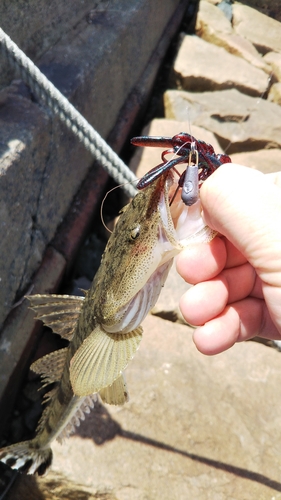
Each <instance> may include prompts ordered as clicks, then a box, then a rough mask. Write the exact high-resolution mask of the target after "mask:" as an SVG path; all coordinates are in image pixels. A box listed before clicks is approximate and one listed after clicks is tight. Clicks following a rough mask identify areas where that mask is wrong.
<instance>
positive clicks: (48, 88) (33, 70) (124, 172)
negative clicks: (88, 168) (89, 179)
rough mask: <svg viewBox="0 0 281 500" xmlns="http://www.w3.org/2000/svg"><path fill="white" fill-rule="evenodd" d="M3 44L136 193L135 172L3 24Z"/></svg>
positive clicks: (28, 80)
mask: <svg viewBox="0 0 281 500" xmlns="http://www.w3.org/2000/svg"><path fill="white" fill-rule="evenodd" d="M0 44H1V46H2V48H3V50H4V53H5V55H6V56H7V58H8V60H9V62H10V64H11V65H12V67H15V68H16V69H18V70H19V71H20V74H21V76H22V79H23V80H24V81H25V82H26V83H27V84H28V85H29V87H30V88H31V90H32V91H33V92H34V94H36V95H37V96H38V97H39V98H40V99H43V100H44V101H45V102H46V104H47V106H48V108H50V109H51V110H52V111H53V112H54V113H56V114H57V115H58V116H59V117H60V119H61V120H62V121H63V122H64V123H65V124H66V126H67V127H68V128H69V129H70V130H72V132H73V133H74V134H75V135H76V136H77V137H78V138H79V139H80V141H81V142H83V144H84V146H85V147H86V148H87V149H88V150H89V151H90V152H91V153H92V155H93V157H94V158H95V160H97V161H98V162H99V163H101V165H102V166H103V167H104V169H105V170H106V171H107V172H108V173H109V175H111V176H112V177H113V178H114V180H115V181H116V182H117V184H123V185H122V186H121V187H122V189H123V190H124V191H125V192H126V194H128V195H129V196H134V195H135V194H136V192H137V190H136V188H135V187H134V185H132V184H130V183H133V182H134V181H136V176H135V174H134V173H133V172H132V171H131V170H130V169H129V168H128V167H127V165H125V163H124V162H123V161H122V160H121V159H120V158H119V156H118V155H117V154H116V153H115V152H114V151H113V150H112V149H111V147H110V146H109V145H108V144H107V143H106V142H105V140H104V139H103V138H102V137H101V136H100V135H99V133H98V132H97V131H96V130H95V129H94V128H93V127H92V126H91V125H90V123H89V122H88V121H87V120H86V119H85V118H84V117H83V116H82V115H81V114H80V113H79V111H77V109H75V107H74V106H73V105H72V104H71V103H70V102H69V101H68V99H67V98H66V97H64V96H63V95H62V94H61V92H59V90H58V89H57V88H56V87H55V86H54V85H53V84H52V83H51V82H50V81H49V80H48V78H46V76H45V75H43V73H41V71H40V70H39V69H38V68H37V67H36V66H35V64H33V62H32V61H31V60H30V59H29V58H28V57H27V56H26V55H25V53H24V52H22V50H20V49H19V47H18V46H17V45H16V44H15V43H14V42H13V41H12V40H11V39H10V37H9V36H8V35H6V33H5V32H4V31H3V30H2V29H1V28H0Z"/></svg>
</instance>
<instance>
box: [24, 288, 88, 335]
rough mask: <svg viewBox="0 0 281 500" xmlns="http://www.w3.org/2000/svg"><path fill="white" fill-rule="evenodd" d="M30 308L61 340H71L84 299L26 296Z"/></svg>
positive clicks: (72, 296)
mask: <svg viewBox="0 0 281 500" xmlns="http://www.w3.org/2000/svg"><path fill="white" fill-rule="evenodd" d="M26 298H27V299H28V300H29V302H30V307H31V309H33V310H34V311H35V312H36V316H35V319H40V320H41V321H43V323H44V324H45V325H46V326H48V327H50V328H51V329H52V330H53V332H54V333H58V334H59V335H60V336H61V337H62V338H63V339H66V340H72V337H73V334H74V330H75V327H76V324H77V319H78V316H79V314H80V311H81V307H82V304H83V301H84V297H76V296H74V295H28V296H27V297H26Z"/></svg>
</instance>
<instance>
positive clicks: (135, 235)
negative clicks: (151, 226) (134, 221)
mask: <svg viewBox="0 0 281 500" xmlns="http://www.w3.org/2000/svg"><path fill="white" fill-rule="evenodd" d="M139 235H140V226H137V227H135V228H134V229H133V230H132V231H131V239H132V240H135V239H137V238H138V237H139Z"/></svg>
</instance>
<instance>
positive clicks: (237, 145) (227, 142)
mask: <svg viewBox="0 0 281 500" xmlns="http://www.w3.org/2000/svg"><path fill="white" fill-rule="evenodd" d="M164 102H165V115H166V116H167V118H169V119H177V120H186V118H185V117H186V113H187V110H188V112H189V116H190V121H191V130H192V126H193V124H194V125H198V126H200V127H204V128H206V129H207V130H210V131H212V132H213V133H214V134H215V136H216V137H217V139H218V140H219V142H220V144H221V148H222V149H225V148H227V153H228V154H232V153H237V152H241V151H243V150H244V151H245V150H253V149H263V148H267V149H270V148H279V147H280V146H281V126H280V123H281V108H280V106H278V104H275V103H273V102H269V101H265V100H264V99H256V98H254V97H250V96H247V95H245V94H243V93H241V92H239V91H238V90H236V89H231V90H221V91H217V92H202V93H200V92H185V91H180V90H168V91H167V92H165V95H164ZM194 135H195V134H194Z"/></svg>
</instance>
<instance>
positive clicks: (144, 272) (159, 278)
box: [0, 171, 214, 475]
mask: <svg viewBox="0 0 281 500" xmlns="http://www.w3.org/2000/svg"><path fill="white" fill-rule="evenodd" d="M173 185H174V180H173V173H172V172H171V171H167V172H165V174H163V175H162V176H161V177H160V178H159V179H157V180H156V181H155V182H153V183H151V184H150V185H149V186H148V187H147V188H146V189H144V190H143V191H141V192H140V193H138V194H137V195H136V197H135V198H134V199H133V200H132V202H131V203H130V204H129V205H127V206H126V207H125V208H124V209H123V210H122V213H121V216H120V218H119V221H118V223H117V225H116V227H115V229H114V232H113V233H112V235H111V237H110V239H109V241H108V244H107V246H106V249H105V252H104V254H103V257H102V261H101V265H100V267H99V270H98V272H97V274H96V276H95V278H94V281H93V283H92V286H91V288H90V290H89V291H88V292H87V293H86V295H85V298H81V297H73V296H59V295H34V296H31V297H30V298H29V300H30V302H31V307H32V308H33V309H34V310H35V311H36V318H38V319H41V320H42V321H43V322H44V323H45V324H46V325H47V326H49V327H51V328H52V329H53V331H54V332H55V333H58V334H60V335H61V336H62V337H63V338H66V339H68V340H69V341H70V343H69V347H67V348H65V349H61V350H59V351H55V352H54V353H51V354H48V355H47V356H45V357H43V358H41V359H39V360H37V361H36V362H35V363H33V365H32V366H31V369H32V370H33V371H35V372H36V373H39V374H40V375H41V376H42V380H43V382H44V384H45V385H47V384H48V383H55V388H54V389H53V390H52V391H50V393H49V394H48V395H47V400H48V406H47V407H46V409H45V410H44V412H43V415H42V418H41V420H40V422H39V425H38V428H37V431H36V436H35V438H34V439H32V440H30V441H25V442H22V443H18V444H15V445H11V446H8V447H6V448H2V449H1V450H0V460H1V461H3V462H5V463H7V464H8V465H10V466H11V467H13V468H15V469H18V470H20V471H23V472H26V473H28V474H35V473H37V474H39V475H41V474H44V473H45V472H46V470H47V469H48V467H49V466H50V464H51V462H52V451H51V448H50V444H51V442H52V441H53V440H54V439H55V438H57V439H62V438H64V437H65V436H67V435H68V434H70V433H71V432H72V431H73V429H74V427H75V426H76V425H79V422H80V420H81V419H84V418H85V413H88V412H89V411H90V409H91V408H92V407H93V405H94V401H95V397H96V393H99V394H100V396H101V398H102V400H103V401H104V402H107V403H109V404H124V403H125V402H126V401H127V400H128V390H127V387H126V382H125V379H124V375H123V371H124V370H125V368H126V366H127V364H128V363H129V361H130V360H131V359H132V358H133V356H134V354H135V352H136V351H137V349H138V347H139V344H140V341H141V338H142V328H141V326H140V323H141V322H142V320H143V318H144V317H145V316H146V315H147V313H148V312H149V310H150V309H151V308H152V307H153V306H154V305H155V303H156V300H157V298H158V296H159V294H160V291H161V287H162V286H163V284H164V282H165V280H166V277H167V274H168V272H169V269H170V266H171V263H172V260H173V257H174V256H175V255H176V254H177V253H179V252H180V250H181V249H182V248H184V247H185V246H187V245H189V244H192V243H196V242H198V241H208V240H210V239H212V238H213V237H214V233H213V232H212V231H211V230H210V229H209V228H208V227H206V226H205V224H204V222H203V221H202V218H201V209H200V204H197V206H194V207H189V208H187V207H186V206H184V204H183V203H182V202H181V201H175V202H173V207H172V210H173V211H174V212H175V213H174V215H173V216H172V213H171V210H170V207H169V198H170V197H171V193H170V191H171V189H173ZM188 211H189V212H188ZM176 226H179V231H178V229H177V231H178V233H177V231H176V230H175V228H176ZM185 227H186V228H187V227H188V230H185V229H183V228H185ZM180 233H182V234H180Z"/></svg>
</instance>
